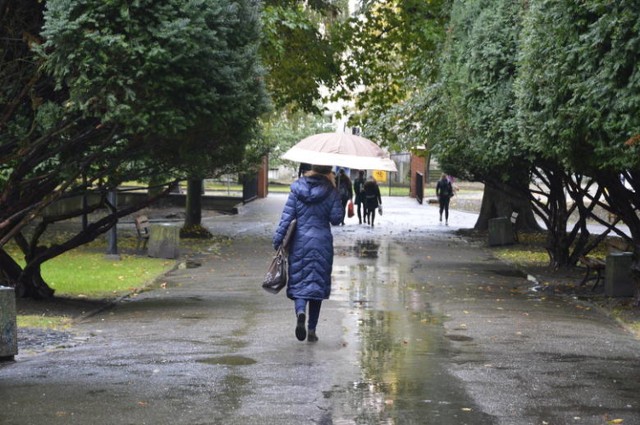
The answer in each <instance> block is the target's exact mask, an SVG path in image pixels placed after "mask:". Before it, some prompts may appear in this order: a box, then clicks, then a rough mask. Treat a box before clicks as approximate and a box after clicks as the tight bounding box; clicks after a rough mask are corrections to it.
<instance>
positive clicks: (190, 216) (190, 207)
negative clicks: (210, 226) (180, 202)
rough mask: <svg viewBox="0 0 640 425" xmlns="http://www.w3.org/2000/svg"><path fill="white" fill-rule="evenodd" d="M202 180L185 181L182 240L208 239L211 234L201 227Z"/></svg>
mask: <svg viewBox="0 0 640 425" xmlns="http://www.w3.org/2000/svg"><path fill="white" fill-rule="evenodd" d="M202 185H203V180H202V179H189V180H187V205H186V210H185V219H184V226H183V227H182V229H181V230H180V237H182V238H210V237H212V235H211V232H209V230H207V229H206V228H205V227H203V226H202V188H203V186H202Z"/></svg>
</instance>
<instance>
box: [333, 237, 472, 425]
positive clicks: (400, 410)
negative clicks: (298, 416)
mask: <svg viewBox="0 0 640 425" xmlns="http://www.w3.org/2000/svg"><path fill="white" fill-rule="evenodd" d="M374 246H375V248H374ZM345 251H347V250H344V251H342V252H345ZM374 252H375V255H373V253H374ZM363 253H365V255H363ZM333 282H334V290H333V292H332V299H333V300H338V301H341V302H344V303H348V304H349V305H350V306H351V308H352V312H353V314H354V315H355V319H356V320H355V324H356V325H355V326H357V328H356V331H355V332H354V333H353V334H352V335H351V337H352V338H353V341H350V342H349V343H350V344H355V345H358V346H359V350H358V352H359V353H360V354H359V366H360V375H361V376H360V380H358V381H356V382H353V383H352V384H351V385H350V386H348V387H346V388H344V387H340V388H337V387H336V388H334V389H333V391H330V392H326V393H325V397H327V398H331V399H332V400H334V404H337V405H334V412H333V419H334V420H337V419H344V417H343V415H345V417H349V418H350V419H349V420H351V421H353V420H355V422H353V423H376V424H380V423H384V424H396V423H397V424H401V423H443V424H445V423H464V422H461V421H460V418H459V417H458V418H457V420H456V422H448V420H451V419H454V418H455V417H456V416H457V414H458V413H459V412H460V404H459V401H458V402H456V400H451V399H447V396H448V395H449V396H450V395H451V393H452V391H451V390H450V389H451V386H452V384H451V382H450V381H451V377H450V375H449V374H448V373H446V372H445V371H444V370H442V366H441V363H440V362H439V361H438V360H437V357H438V356H442V355H443V354H442V353H443V347H442V345H443V341H444V338H443V336H442V334H443V326H442V320H443V318H442V317H439V316H436V315H434V314H433V313H432V312H431V308H430V306H429V299H428V293H427V291H426V290H424V289H423V288H422V286H421V285H418V284H416V283H415V282H413V277H412V275H411V273H410V267H409V260H408V257H407V256H406V255H405V254H404V252H403V251H402V249H401V247H399V246H398V245H396V244H393V243H390V242H389V241H386V240H381V241H379V242H376V243H371V242H364V243H363V241H358V243H357V244H356V246H355V248H354V249H353V251H352V255H351V256H349V255H342V256H341V257H339V259H337V260H336V261H335V263H334V274H333ZM447 390H449V392H447ZM338 393H339V394H338ZM427 401H428V402H427ZM343 409H344V411H343ZM445 411H447V414H446V415H445ZM353 412H358V413H357V417H356V418H354V417H353ZM453 412H455V413H453ZM441 414H442V417H441V416H440V415H441ZM445 417H448V418H449V419H447V420H445ZM426 418H430V420H429V421H427V422H425V420H426ZM432 421H433V422H432ZM349 423H351V422H349ZM478 423H482V422H478Z"/></svg>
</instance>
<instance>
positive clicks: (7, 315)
mask: <svg viewBox="0 0 640 425" xmlns="http://www.w3.org/2000/svg"><path fill="white" fill-rule="evenodd" d="M16 354H18V326H17V324H16V294H15V290H14V289H13V288H7V287H4V286H0V361H6V360H13V356H15V355H16Z"/></svg>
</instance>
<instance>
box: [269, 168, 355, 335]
mask: <svg viewBox="0 0 640 425" xmlns="http://www.w3.org/2000/svg"><path fill="white" fill-rule="evenodd" d="M343 214H344V211H343V208H342V203H341V201H340V195H339V194H338V191H337V190H336V185H335V180H334V179H333V174H332V172H331V167H330V166H322V165H313V166H312V167H311V171H309V172H307V173H306V174H305V175H303V176H302V177H301V178H299V179H298V180H296V181H294V182H293V183H292V184H291V192H290V193H289V197H288V198H287V202H286V203H285V206H284V209H283V211H282V216H281V217H280V223H279V224H278V228H277V229H276V232H275V234H274V236H273V247H274V248H276V249H278V248H279V247H280V245H281V244H282V241H283V239H284V236H285V234H286V232H287V229H288V228H289V224H290V223H291V221H292V220H293V219H296V220H297V221H296V230H295V232H294V234H293V237H292V238H291V242H290V245H289V281H288V282H287V297H288V298H289V299H291V300H293V302H294V307H295V313H296V328H295V335H296V338H297V339H298V340H299V341H304V340H305V339H307V341H309V342H316V341H318V336H317V335H316V326H317V324H318V319H319V317H320V307H321V306H322V300H325V299H328V298H329V295H330V294H331V270H332V267H333V235H332V234H331V225H332V224H333V225H337V224H339V223H340V221H341V220H342V219H343ZM307 305H308V307H309V312H308V313H309V322H308V324H305V321H306V318H307V316H306V313H307Z"/></svg>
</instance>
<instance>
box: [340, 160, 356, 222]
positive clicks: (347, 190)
mask: <svg viewBox="0 0 640 425" xmlns="http://www.w3.org/2000/svg"><path fill="white" fill-rule="evenodd" d="M337 186H338V192H339V193H340V200H341V201H342V221H341V222H340V224H342V225H343V226H344V217H345V216H346V215H347V204H348V203H349V201H350V200H351V198H353V190H352V189H351V179H350V178H349V176H347V173H345V172H344V168H341V169H340V171H338V182H337Z"/></svg>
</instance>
